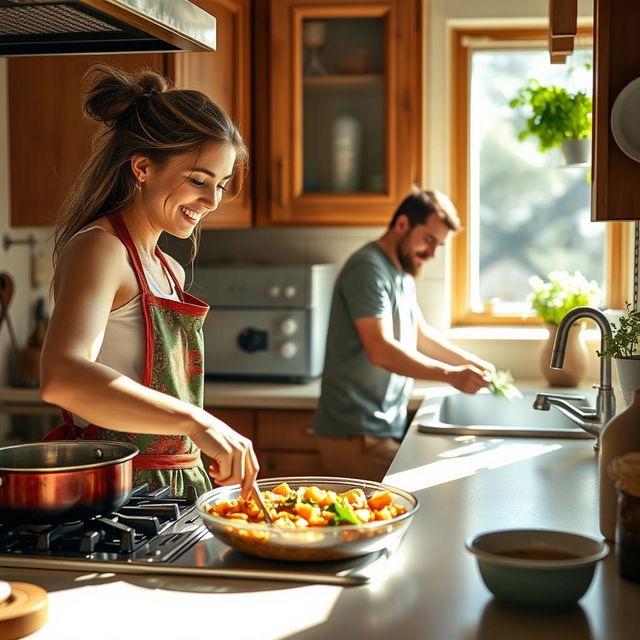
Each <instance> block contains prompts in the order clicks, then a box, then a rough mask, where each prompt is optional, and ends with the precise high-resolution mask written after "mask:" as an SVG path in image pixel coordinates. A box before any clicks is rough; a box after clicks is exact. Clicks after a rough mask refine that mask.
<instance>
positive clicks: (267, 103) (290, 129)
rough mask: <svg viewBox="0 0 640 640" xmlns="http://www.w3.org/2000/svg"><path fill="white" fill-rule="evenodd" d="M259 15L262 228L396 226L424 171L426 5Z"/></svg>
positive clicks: (359, 0) (360, 5) (348, 5)
mask: <svg viewBox="0 0 640 640" xmlns="http://www.w3.org/2000/svg"><path fill="white" fill-rule="evenodd" d="M255 12H256V15H255V24H256V72H255V86H256V104H255V105H254V108H255V110H256V111H255V118H256V133H257V135H259V137H258V138H257V140H256V142H257V145H258V153H259V156H258V158H257V162H258V168H257V171H258V173H259V175H260V180H259V181H257V183H256V200H257V206H256V221H257V223H258V224H261V225H298V224H301V225H350V226H356V225H386V224H387V223H388V222H389V220H390V217H391V215H392V213H393V211H394V209H395V207H396V206H397V204H398V202H399V201H400V200H401V199H402V198H403V197H404V196H405V195H406V194H407V193H408V192H409V190H410V188H411V185H412V184H413V183H418V184H419V183H420V177H421V173H422V171H421V142H422V135H421V115H422V114H421V92H422V82H421V38H420V34H421V16H420V3H419V2H418V0H415V1H414V0H404V1H403V2H397V1H392V0H387V1H384V0H377V1H375V2H374V1H366V0H351V1H349V2H343V3H327V2H322V1H320V0H269V2H268V4H267V3H258V4H257V5H256V8H255ZM265 25H268V32H266V34H265V33H260V28H262V29H264V28H265ZM261 38H264V41H262V40H261ZM265 52H268V55H264V53H265Z"/></svg>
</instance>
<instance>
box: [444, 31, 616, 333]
mask: <svg viewBox="0 0 640 640" xmlns="http://www.w3.org/2000/svg"><path fill="white" fill-rule="evenodd" d="M578 35H579V36H580V38H581V39H578V43H579V42H580V41H582V42H585V39H586V38H588V37H590V35H591V34H590V30H587V29H584V28H582V29H581V32H580V33H579V34H578ZM546 38H547V33H546V30H542V29H518V30H506V29H501V30H498V29H496V30H487V29H483V30H480V29H465V30H455V31H454V32H453V39H452V42H453V57H452V60H453V64H452V71H453V78H452V79H453V83H452V91H453V95H452V104H453V129H452V136H453V153H452V194H451V195H452V199H453V201H454V202H455V203H456V205H457V206H458V209H459V212H460V216H461V219H462V222H463V226H464V229H463V231H462V232H461V233H459V234H457V236H456V237H455V240H454V245H453V252H454V260H453V269H454V273H453V282H454V293H453V297H452V302H453V310H452V320H453V324H458V325H462V324H485V323H493V324H497V323H504V324H516V323H537V322H539V320H538V319H537V318H536V317H535V316H532V315H529V316H528V317H525V316H526V314H527V313H528V312H529V305H528V304H527V302H526V298H527V294H528V293H529V291H530V287H529V278H530V277H531V276H532V275H539V276H540V277H541V278H543V279H544V278H546V276H547V274H548V273H549V272H550V271H553V270H567V271H570V272H573V271H575V270H579V271H581V272H582V273H583V274H584V275H585V276H586V277H587V278H589V279H593V280H596V281H597V282H598V283H599V284H600V286H601V288H602V290H603V299H602V301H601V302H602V303H603V304H606V305H608V306H617V307H621V306H623V302H624V300H623V298H624V292H625V291H626V279H625V278H624V277H622V276H623V274H624V270H623V269H622V268H621V265H624V264H626V262H625V259H626V252H625V251H624V250H623V249H624V248H625V247H626V246H627V243H626V241H625V238H624V234H625V233H626V232H628V223H627V224H626V225H625V223H609V224H603V223H601V222H591V185H590V181H589V168H588V167H565V166H563V165H564V164H565V163H564V160H563V157H562V154H561V152H560V150H559V149H552V150H550V151H547V152H544V153H542V152H540V151H539V150H538V141H537V138H535V137H534V136H529V137H527V138H525V139H524V140H522V141H520V140H519V139H518V133H519V132H520V131H521V130H522V129H524V122H525V118H526V115H525V113H526V111H524V110H522V109H512V108H511V107H510V106H509V102H510V100H511V99H512V98H514V97H515V96H516V95H517V93H518V89H520V88H521V87H523V86H525V85H526V84H527V83H528V82H529V80H530V79H531V78H535V79H537V80H538V81H539V82H540V83H541V84H549V83H553V84H556V85H558V86H564V87H566V88H567V89H570V90H571V91H575V90H585V91H586V92H587V93H588V95H591V91H592V75H591V71H590V70H589V69H587V68H586V66H585V65H590V64H591V59H592V50H591V48H586V47H583V48H579V45H578V46H577V47H576V51H575V52H574V54H573V55H571V56H569V57H568V59H567V63H566V64H564V65H551V64H550V63H549V54H548V51H547V46H546Z"/></svg>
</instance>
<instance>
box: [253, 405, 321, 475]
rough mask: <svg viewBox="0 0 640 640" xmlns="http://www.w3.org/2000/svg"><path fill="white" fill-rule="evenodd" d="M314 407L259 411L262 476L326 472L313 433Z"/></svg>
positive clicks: (258, 435) (257, 434)
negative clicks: (311, 409)
mask: <svg viewBox="0 0 640 640" xmlns="http://www.w3.org/2000/svg"><path fill="white" fill-rule="evenodd" d="M313 417H314V412H313V411H294V410H266V409H260V410H258V411H256V444H257V446H258V458H259V459H260V477H261V478H275V477H279V476H305V475H306V476H308V475H325V470H324V466H323V464H322V460H321V459H320V454H319V453H318V447H317V444H316V437H315V435H314V433H313Z"/></svg>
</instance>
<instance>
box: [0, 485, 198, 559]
mask: <svg viewBox="0 0 640 640" xmlns="http://www.w3.org/2000/svg"><path fill="white" fill-rule="evenodd" d="M197 498H198V492H197V490H196V489H195V487H188V490H187V495H186V496H185V497H184V498H176V497H174V496H172V494H171V488H170V487H162V488H160V489H157V490H155V491H151V492H150V491H149V487H148V485H146V484H142V485H138V486H136V487H134V489H133V491H132V494H131V499H130V500H129V501H128V502H127V504H126V505H125V506H123V507H121V508H120V510H119V511H117V512H115V513H111V514H109V515H103V516H97V517H94V518H91V519H89V520H86V521H76V522H65V523H63V524H51V525H49V524H44V525H41V524H37V525H34V524H18V525H13V526H12V525H8V524H1V523H0V553H10V554H30V555H33V554H36V555H56V556H85V557H91V556H95V557H98V556H100V557H103V556H105V554H106V555H107V556H110V557H114V556H117V557H128V556H131V555H132V554H136V553H138V552H139V553H140V554H141V555H143V556H148V557H149V558H150V559H159V557H160V556H163V558H164V557H165V556H167V555H168V554H170V553H172V551H173V550H174V549H175V548H178V547H179V548H180V549H182V548H183V547H185V546H186V543H187V542H188V541H189V540H191V539H192V538H194V535H193V534H194V531H195V530H196V529H198V528H199V527H200V523H199V522H198V520H199V519H198V517H197V515H196V514H195V511H194V508H193V505H194V503H195V501H196V499H197ZM195 539H197V537H196V538H195Z"/></svg>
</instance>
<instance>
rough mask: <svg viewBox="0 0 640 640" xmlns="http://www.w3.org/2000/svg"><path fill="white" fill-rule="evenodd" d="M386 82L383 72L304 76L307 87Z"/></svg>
mask: <svg viewBox="0 0 640 640" xmlns="http://www.w3.org/2000/svg"><path fill="white" fill-rule="evenodd" d="M383 82H384V75H383V74H382V73H363V74H351V73H341V74H335V75H327V76H304V77H303V84H304V86H305V88H306V87H362V86H374V85H379V84H382V83H383Z"/></svg>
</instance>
